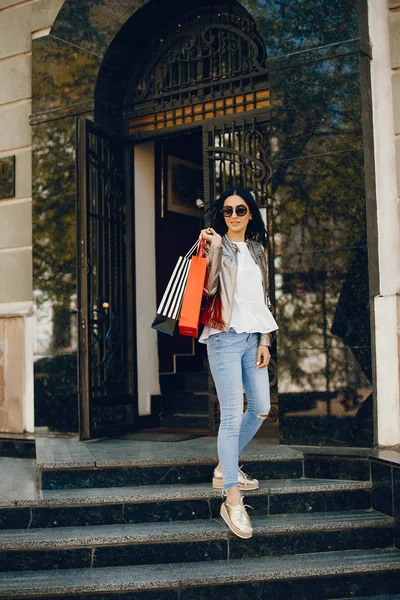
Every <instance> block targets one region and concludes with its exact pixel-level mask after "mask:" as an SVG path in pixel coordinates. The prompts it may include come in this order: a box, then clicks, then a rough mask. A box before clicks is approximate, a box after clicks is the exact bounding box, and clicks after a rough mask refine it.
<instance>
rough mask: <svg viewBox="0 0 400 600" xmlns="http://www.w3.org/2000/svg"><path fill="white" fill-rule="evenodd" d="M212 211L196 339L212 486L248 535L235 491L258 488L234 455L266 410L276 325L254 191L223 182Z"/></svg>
mask: <svg viewBox="0 0 400 600" xmlns="http://www.w3.org/2000/svg"><path fill="white" fill-rule="evenodd" d="M213 212H214V218H213V225H214V227H215V228H214V227H210V228H208V229H203V230H202V231H201V234H200V236H201V237H203V238H204V240H205V241H206V244H205V251H206V255H207V273H206V280H205V285H204V293H205V295H206V296H208V297H209V298H208V300H207V303H206V305H205V308H204V310H203V312H202V316H201V322H202V323H203V324H204V325H205V327H204V330H203V332H202V334H201V336H200V339H199V341H200V342H202V343H206V344H207V355H208V360H209V363H210V369H211V373H212V376H213V379H214V383H215V387H216V390H217V394H218V400H219V404H220V409H221V423H220V427H219V432H218V457H219V461H220V462H219V464H218V466H217V467H216V469H215V470H214V477H213V487H214V488H222V489H223V492H222V493H223V496H226V500H225V501H224V502H223V504H222V506H221V516H222V518H223V519H224V521H225V522H226V524H227V525H228V527H229V528H230V529H231V530H232V531H233V532H234V533H235V534H236V535H238V536H239V537H242V538H250V537H251V536H252V533H253V529H252V525H251V521H250V518H249V515H248V514H247V511H246V508H245V506H244V503H243V498H242V494H241V490H249V489H257V488H258V487H259V483H258V481H257V479H251V478H250V477H248V476H247V475H246V474H245V473H243V471H241V469H239V468H238V461H239V454H240V452H241V451H242V450H243V448H244V447H245V446H246V445H247V444H248V443H249V442H250V440H251V439H252V438H253V437H254V435H255V434H256V432H257V431H258V429H259V428H260V426H261V425H262V423H263V421H264V419H265V418H266V417H267V416H268V412H269V410H270V406H271V405H270V394H269V379H268V369H267V367H268V363H269V360H270V351H269V346H270V345H271V334H270V332H272V331H275V330H276V329H278V325H277V324H276V321H275V320H274V318H273V316H272V315H271V313H270V311H269V309H268V307H267V266H266V259H265V253H264V247H265V246H266V242H267V232H266V229H265V226H264V222H263V220H262V217H261V214H260V211H259V209H258V207H257V205H256V203H255V201H254V199H253V196H252V195H251V193H250V192H249V191H248V190H246V189H245V188H242V187H236V188H231V189H228V190H226V192H224V193H223V194H222V195H221V197H220V198H219V199H218V200H217V202H216V205H215V208H214V211H213ZM243 387H244V390H245V392H246V396H247V411H246V412H245V413H244V414H243Z"/></svg>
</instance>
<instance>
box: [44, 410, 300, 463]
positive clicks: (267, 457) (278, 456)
mask: <svg viewBox="0 0 400 600" xmlns="http://www.w3.org/2000/svg"><path fill="white" fill-rule="evenodd" d="M203 416H204V415H203ZM137 443H138V442H137ZM139 443H140V442H139ZM123 450H124V449H123V447H121V449H120V455H121V454H123ZM161 450H163V448H160V451H161ZM79 454H80V453H77V455H76V457H73V456H71V457H70V459H66V458H63V459H62V460H55V461H54V460H49V458H48V455H47V453H44V452H43V451H42V449H41V447H40V446H38V444H37V443H36V466H37V468H38V469H39V470H40V471H63V470H75V469H82V470H84V469H96V468H97V469H106V468H110V469H112V468H115V467H126V468H135V467H156V468H157V467H186V466H198V465H214V466H215V465H216V464H217V463H218V458H217V454H216V453H215V455H214V454H210V455H209V456H199V455H193V456H187V455H186V456H178V457H170V456H167V457H166V458H163V457H162V456H160V455H158V456H157V458H135V459H126V458H125V459H124V458H120V457H119V458H112V459H110V458H107V459H103V460H99V459H97V460H96V459H95V458H94V457H93V456H92V455H88V454H87V453H85V456H81V457H79ZM241 460H242V462H243V463H248V462H261V463H265V462H266V463H271V462H272V463H284V462H303V460H304V456H303V455H302V454H300V453H299V452H296V451H292V452H291V453H289V452H288V453H283V452H281V451H277V452H270V453H269V454H250V453H249V454H244V455H243V457H242V458H241Z"/></svg>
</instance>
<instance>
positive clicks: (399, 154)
mask: <svg viewBox="0 0 400 600" xmlns="http://www.w3.org/2000/svg"><path fill="white" fill-rule="evenodd" d="M396 174H397V195H398V196H399V197H400V139H397V140H396ZM399 325H400V321H399Z"/></svg>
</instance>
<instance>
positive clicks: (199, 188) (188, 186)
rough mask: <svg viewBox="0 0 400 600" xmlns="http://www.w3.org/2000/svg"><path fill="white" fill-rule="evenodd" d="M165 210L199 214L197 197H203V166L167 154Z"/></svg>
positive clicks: (195, 215)
mask: <svg viewBox="0 0 400 600" xmlns="http://www.w3.org/2000/svg"><path fill="white" fill-rule="evenodd" d="M167 179H168V188H167V210H168V211H171V212H177V213H181V214H182V215H189V216H191V217H198V216H199V209H198V208H197V206H196V200H197V198H203V168H202V167H201V166H200V165H198V164H196V163H194V162H190V161H188V160H184V159H183V158H179V157H178V156H172V155H169V156H168V178H167Z"/></svg>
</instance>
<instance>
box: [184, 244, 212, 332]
mask: <svg viewBox="0 0 400 600" xmlns="http://www.w3.org/2000/svg"><path fill="white" fill-rule="evenodd" d="M206 268H207V259H206V258H205V256H204V240H203V239H202V240H201V242H200V244H199V247H198V249H197V254H196V256H193V257H192V260H191V262H190V267H189V275H188V279H187V283H186V288H185V293H184V295H183V302H182V309H181V314H180V317H179V325H178V327H179V333H180V334H181V335H187V336H190V337H197V335H198V332H199V320H200V308H201V298H202V295H203V288H204V280H205V278H206Z"/></svg>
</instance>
